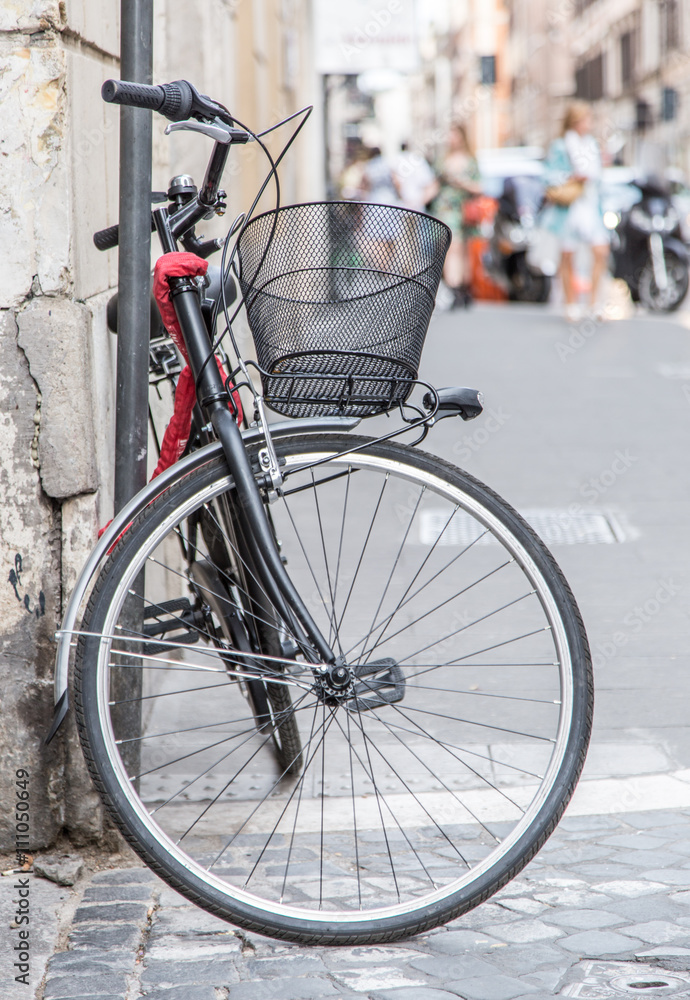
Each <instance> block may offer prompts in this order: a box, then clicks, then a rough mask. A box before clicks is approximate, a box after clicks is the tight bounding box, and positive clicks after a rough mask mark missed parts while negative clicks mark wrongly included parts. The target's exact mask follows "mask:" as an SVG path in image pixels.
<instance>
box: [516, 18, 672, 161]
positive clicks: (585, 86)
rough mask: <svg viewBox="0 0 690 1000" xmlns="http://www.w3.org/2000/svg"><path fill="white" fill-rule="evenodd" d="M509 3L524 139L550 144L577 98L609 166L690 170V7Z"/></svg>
mask: <svg viewBox="0 0 690 1000" xmlns="http://www.w3.org/2000/svg"><path fill="white" fill-rule="evenodd" d="M508 2H509V5H510V46H509V47H510V74H511V77H512V80H511V91H512V93H511V108H512V114H511V118H512V140H513V141H514V142H515V143H520V142H526V143H529V144H531V143H535V144H537V145H542V146H543V145H545V144H546V143H548V141H549V140H550V139H552V138H553V137H554V136H555V135H557V134H558V132H559V130H560V123H561V120H562V113H563V110H564V106H565V104H566V103H567V102H568V101H569V100H571V99H572V98H574V97H577V98H581V99H583V100H586V101H590V102H591V103H592V106H593V109H594V119H595V133H596V134H597V136H598V137H599V138H600V140H601V142H602V146H603V149H604V153H605V156H606V158H607V160H608V162H609V163H621V164H625V165H631V166H633V165H634V166H636V167H639V168H641V169H642V170H647V171H655V170H662V169H664V168H665V167H667V166H678V167H681V168H683V169H684V170H686V171H688V170H690V4H688V3H687V2H684V0H562V2H561V3H560V4H558V3H556V4H552V3H551V2H550V0H508Z"/></svg>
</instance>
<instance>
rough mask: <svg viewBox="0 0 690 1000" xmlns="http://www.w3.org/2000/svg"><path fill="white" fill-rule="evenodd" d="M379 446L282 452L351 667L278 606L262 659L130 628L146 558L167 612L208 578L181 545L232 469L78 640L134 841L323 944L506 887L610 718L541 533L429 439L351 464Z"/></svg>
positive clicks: (145, 542) (183, 512)
mask: <svg viewBox="0 0 690 1000" xmlns="http://www.w3.org/2000/svg"><path fill="white" fill-rule="evenodd" d="M364 444H365V440H364V439H361V438H354V437H350V436H346V435H342V436H337V435H327V436H323V437H322V438H318V437H315V436H314V437H304V438H293V439H289V440H283V441H281V442H279V444H278V452H279V457H280V460H281V462H282V463H283V469H284V471H285V476H286V479H285V485H284V488H283V491H282V495H281V496H280V498H279V500H278V502H277V503H275V504H274V505H273V506H272V507H271V512H272V517H273V520H274V524H275V530H276V533H277V537H278V538H279V539H280V540H281V543H282V553H283V554H284V556H285V557H286V558H287V562H288V571H289V572H290V575H291V577H292V579H293V581H294V583H295V585H296V586H297V588H298V590H299V591H300V594H301V596H302V598H303V600H304V601H305V602H306V604H307V606H308V608H309V610H310V612H311V614H312V616H313V617H314V618H315V620H316V621H317V624H318V625H319V627H320V628H321V630H322V632H323V634H324V635H325V636H326V638H327V639H328V641H329V643H330V644H331V646H332V648H333V649H334V650H335V652H336V654H338V657H339V659H338V661H337V663H336V664H335V665H334V666H332V667H331V668H330V670H328V671H325V672H323V673H322V672H320V671H319V670H318V669H316V670H315V669H314V668H313V667H312V666H311V665H310V664H309V663H307V662H306V661H305V660H304V659H303V658H302V657H301V655H299V654H297V653H296V652H295V651H294V647H293V649H292V650H290V646H291V641H292V637H291V635H290V631H289V629H287V628H286V627H285V625H284V624H282V623H278V622H277V621H276V619H275V618H274V619H272V620H266V621H264V622H262V625H263V627H265V628H267V629H273V631H274V633H275V636H276V643H277V645H276V647H275V648H280V649H281V651H282V653H283V655H282V656H280V655H278V656H273V655H272V654H266V655H264V656H262V657H257V656H256V655H255V654H253V656H252V657H251V658H250V657H244V656H243V655H242V652H241V650H240V651H238V650H237V649H236V648H234V647H232V646H231V644H230V643H226V646H227V647H228V648H224V649H222V650H221V649H219V648H218V643H217V642H216V643H215V644H214V643H211V642H207V641H206V640H205V639H203V638H200V640H199V642H197V643H194V644H190V643H180V644H179V645H176V644H174V643H172V642H169V643H168V646H167V649H166V650H165V651H164V652H160V651H159V652H156V651H155V650H151V651H148V650H147V649H146V648H142V643H143V641H144V640H143V639H142V638H141V636H140V635H139V634H137V631H136V628H135V627H133V626H132V625H131V624H130V623H129V621H128V619H127V617H126V611H127V598H128V595H131V593H132V592H134V594H135V595H136V594H137V593H138V592H137V585H138V583H137V582H138V581H140V580H141V579H142V570H145V579H146V590H145V592H144V593H143V594H141V593H139V598H140V599H142V598H143V601H144V603H145V605H146V606H147V607H150V606H151V604H152V603H155V604H157V606H158V607H162V606H164V598H165V599H166V600H170V598H179V597H180V595H181V593H182V592H183V591H184V590H185V588H187V586H188V584H187V579H186V576H185V573H184V571H181V570H180V561H179V551H180V541H182V542H183V544H186V538H185V533H186V531H187V525H188V524H189V523H190V521H192V520H193V519H194V517H195V516H196V514H197V513H198V512H199V511H201V510H208V509H210V508H213V507H214V504H215V503H216V500H217V498H221V497H228V496H230V495H231V493H232V488H233V487H232V480H231V479H230V477H229V475H228V473H227V469H226V466H225V464H224V462H223V461H222V460H216V461H214V462H210V463H209V464H208V465H207V466H204V467H203V468H202V469H200V470H198V471H197V472H195V473H194V474H191V475H190V476H188V477H187V478H186V479H182V480H181V481H179V482H178V483H176V484H175V485H174V486H172V487H171V488H170V489H169V490H168V491H167V492H166V493H164V494H162V495H161V496H160V497H158V499H157V500H156V501H155V502H154V503H153V504H151V506H150V507H149V508H147V510H146V511H145V512H144V513H143V514H141V515H140V516H139V517H138V518H137V519H136V520H135V521H134V522H133V523H132V525H131V527H130V528H129V529H128V530H127V532H126V533H125V534H124V535H123V537H122V538H121V540H120V542H119V544H118V546H117V548H116V549H115V551H114V552H113V553H112V555H111V557H110V559H109V561H108V563H107V564H106V565H105V566H104V568H103V571H102V573H101V575H100V578H99V579H98V581H97V584H96V586H95V588H94V591H93V594H92V596H91V600H90V603H89V607H88V609H87V613H86V616H85V619H84V626H83V627H84V631H85V633H89V634H84V635H81V636H80V638H79V642H78V648H77V659H76V673H75V692H76V700H77V720H78V724H79V729H80V734H81V738H82V743H83V747H84V752H85V755H86V758H87V762H88V764H89V767H90V769H91V773H92V775H93V777H94V779H95V781H96V784H97V785H98V787H99V789H100V791H101V794H102V796H103V798H104V801H105V802H106V804H107V805H108V807H109V809H110V810H111V812H112V814H113V816H114V818H115V820H116V822H117V823H118V825H119V827H120V829H121V830H122V832H123V833H124V835H125V836H126V837H127V838H128V840H129V841H130V843H131V844H132V845H133V846H134V848H135V849H136V850H137V851H138V852H139V854H140V856H141V857H142V858H143V859H144V860H145V861H146V862H147V863H148V864H149V865H150V866H151V867H152V868H153V869H154V870H155V871H156V872H157V873H158V874H160V875H161V877H162V878H164V879H165V880H166V881H167V882H168V883H169V884H170V885H172V886H173V887H174V888H176V889H178V890H179V891H180V892H182V893H183V894H184V895H186V896H187V897H188V898H189V899H191V900H193V901H194V902H196V903H198V904H199V905H200V906H203V907H204V908H206V909H207V910H209V911H210V912H212V913H215V914H217V915H218V916H220V917H223V918H225V919H227V920H229V921H232V922H234V923H237V924H239V925H241V926H243V927H246V928H249V929H253V930H256V931H259V932H263V933H268V934H272V935H275V936H278V937H282V938H286V939H289V940H297V941H303V942H312V943H316V942H320V943H327V942H331V943H340V944H343V943H366V942H369V943H371V942H376V941H390V940H394V939H396V938H399V937H403V936H406V935H409V934H414V933H418V932H420V931H423V930H425V929H428V928H430V927H433V926H436V925H437V924H440V923H442V922H444V921H446V920H449V919H451V918H452V917H455V916H457V915H458V914H460V913H463V912H465V911H466V910H468V909H470V908H472V907H473V906H476V905H477V904H478V903H480V902H482V901H483V900H484V899H486V898H488V897H489V896H490V895H491V894H492V893H493V892H495V891H496V890H497V889H498V888H500V887H501V886H502V885H504V884H505V883H506V882H507V881H508V880H509V879H510V878H512V877H513V876H514V875H515V874H516V873H517V872H518V871H520V869H521V868H522V867H523V866H524V865H525V864H526V863H527V862H528V861H529V859H530V858H531V857H532V856H533V855H534V854H535V852H536V851H537V850H538V849H539V847H540V846H541V845H542V844H543V842H544V841H545V840H546V838H547V837H548V836H549V834H550V833H551V831H552V830H553V829H554V827H555V824H556V823H557V821H558V819H559V817H560V815H561V813H562V812H563V810H564V808H565V806H566V804H567V802H568V800H569V798H570V796H571V794H572V791H573V789H574V786H575V783H576V781H577V778H578V776H579V774H580V770H581V768H582V764H583V762H584V756H585V752H586V747H587V742H588V739H589V732H590V726H591V715H592V683H591V667H590V660H589V653H588V648H587V640H586V636H585V633H584V629H583V625H582V621H581V619H580V616H579V613H578V610H577V607H576V605H575V602H574V600H573V597H572V595H571V593H570V591H569V589H568V586H567V584H566V582H565V580H564V579H563V576H562V575H561V573H560V571H559V569H558V567H557V566H556V565H555V563H554V561H553V558H552V557H551V555H550V554H549V552H548V551H547V550H546V549H545V547H544V545H543V544H542V543H541V542H540V540H539V539H538V538H537V537H536V535H535V534H534V532H533V531H532V530H531V529H530V528H529V526H528V525H526V524H525V522H524V521H522V519H521V518H520V517H519V516H518V515H517V514H516V513H515V512H514V511H513V510H512V509H511V508H510V507H509V506H508V505H507V504H505V502H504V501H502V500H501V499H500V498H499V497H497V496H496V494H494V493H493V492H492V491H491V490H489V489H488V488H487V487H485V486H483V485H482V484H481V483H479V482H477V481H476V480H475V479H473V478H472V477H471V476H469V475H467V474H466V473H464V472H461V471H459V470H458V469H455V468H453V467H452V466H450V465H448V464H446V463H444V462H442V461H440V460H439V459H437V458H435V457H433V456H430V455H426V454H424V453H421V452H418V451H417V450H416V449H412V448H408V447H405V446H402V445H398V444H393V443H381V444H371V445H368V446H367V447H366V448H365V449H364V450H361V451H358V452H357V453H354V454H353V453H351V454H340V453H341V452H344V451H346V450H347V449H351V448H353V447H356V446H363V445H364ZM162 641H163V640H161V642H162ZM148 652H150V655H147V653H148ZM286 653H288V654H289V655H285V654H286ZM248 663H249V665H248ZM123 670H130V671H134V672H135V673H137V674H138V675H139V676H140V677H141V684H140V693H139V694H138V695H137V694H136V693H135V695H134V697H133V698H130V699H129V701H130V702H132V701H136V700H137V699H139V701H140V703H141V706H142V709H141V713H140V716H141V718H140V722H139V724H138V726H137V725H135V724H134V723H133V721H132V713H131V712H130V713H127V714H126V716H125V715H124V714H123V713H122V711H121V709H122V705H121V704H120V702H122V701H123V700H125V699H123V698H122V696H121V694H120V693H119V692H121V690H122V688H121V685H119V681H118V675H119V674H120V673H122V671H123ZM248 678H251V679H259V680H262V681H263V680H265V681H266V682H267V683H268V682H270V683H271V684H276V685H278V686H281V685H282V686H283V687H284V689H286V690H287V691H289V693H290V696H291V699H290V707H289V709H286V712H287V713H289V715H290V717H291V718H292V719H293V720H295V722H296V724H297V727H298V729H299V732H300V735H301V746H302V766H301V768H300V770H299V773H289V769H287V768H285V767H281V765H280V764H278V763H277V762H276V759H275V757H274V755H272V754H271V753H270V746H269V744H270V741H271V735H270V734H268V733H266V732H262V731H261V728H260V727H259V728H258V729H257V726H256V725H255V721H254V718H253V716H252V714H251V713H248V712H247V710H246V701H245V700H244V699H243V698H242V695H241V691H240V681H242V682H246V681H247V680H248ZM135 691H136V689H135ZM123 719H124V720H125V721H122V720H123ZM131 745H134V746H136V747H137V748H138V751H139V752H138V753H137V754H128V753H125V752H124V750H125V749H126V747H127V746H131Z"/></svg>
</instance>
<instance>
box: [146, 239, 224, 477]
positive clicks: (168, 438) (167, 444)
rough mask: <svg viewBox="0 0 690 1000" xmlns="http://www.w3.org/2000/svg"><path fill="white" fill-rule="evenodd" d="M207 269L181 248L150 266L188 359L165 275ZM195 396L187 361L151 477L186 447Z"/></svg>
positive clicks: (169, 325) (167, 322)
mask: <svg viewBox="0 0 690 1000" xmlns="http://www.w3.org/2000/svg"><path fill="white" fill-rule="evenodd" d="M207 270H208V262H207V261H205V260H202V258H201V257H197V255H196V254H193V253H181V252H180V253H166V254H163V256H162V257H159V258H158V260H157V261H156V266H155V267H154V269H153V294H154V295H155V297H156V302H157V304H158V309H159V312H160V314H161V318H162V320H163V325H164V327H165V329H166V330H167V331H168V333H169V334H170V336H171V338H172V339H173V341H174V342H175V345H176V346H177V347H178V348H179V350H180V351H181V353H182V354H183V355H184V359H185V361H189V358H188V357H187V350H186V348H185V344H184V337H183V336H182V330H181V329H180V324H179V322H178V320H177V314H176V313H175V307H174V305H173V302H172V299H171V296H170V285H169V284H168V279H169V278H184V277H194V276H196V275H199V274H206V271H207ZM216 364H217V365H218V371H219V372H220V374H221V375H222V377H223V380H225V377H226V376H225V372H224V371H223V368H222V367H221V363H220V360H219V358H218V357H217V356H216ZM232 398H233V400H234V403H235V408H236V410H237V422H238V423H239V422H240V421H241V420H242V404H241V403H240V396H239V393H237V392H235V393H233V397H232ZM195 400H196V395H195V391H194V379H193V377H192V372H191V370H190V368H189V365H187V366H186V367H185V368H183V369H182V371H181V373H180V378H179V380H178V383H177V389H176V391H175V410H174V412H173V415H172V418H171V420H170V423H169V424H168V426H167V427H166V428H165V434H164V435H163V441H162V442H161V454H160V458H159V459H158V465H157V466H156V468H155V469H154V472H153V475H152V476H151V479H155V478H156V476H160V474H161V472H163V471H165V469H167V468H169V467H170V466H171V465H173V464H174V463H175V462H177V460H178V459H179V458H180V456H181V455H182V453H183V451H184V450H185V447H186V446H187V441H188V439H189V432H190V429H191V424H192V410H193V409H194V403H195Z"/></svg>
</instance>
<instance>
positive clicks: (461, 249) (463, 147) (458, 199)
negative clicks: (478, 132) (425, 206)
mask: <svg viewBox="0 0 690 1000" xmlns="http://www.w3.org/2000/svg"><path fill="white" fill-rule="evenodd" d="M428 194H429V199H430V200H431V199H433V204H432V206H431V212H432V214H433V215H435V216H436V218H437V219H440V220H441V222H445V224H446V225H447V226H448V228H449V229H450V231H451V233H452V234H453V238H452V241H451V244H450V247H449V249H448V254H447V255H446V262H445V266H444V268H443V279H444V281H445V283H446V285H447V286H448V287H449V288H450V290H451V291H452V293H453V307H454V308H455V307H457V306H468V305H469V304H470V303H471V301H472V293H471V292H470V265H469V255H468V252H467V240H468V239H469V238H470V237H471V236H476V235H477V229H476V227H475V226H468V225H467V224H466V223H465V222H464V221H463V208H464V205H465V203H466V202H467V201H468V200H469V199H470V198H473V197H475V196H476V195H478V194H481V186H480V184H479V167H478V166H477V160H476V159H475V156H474V153H473V152H472V148H471V146H470V143H469V140H468V138H467V132H466V131H465V128H464V126H463V125H461V124H460V123H458V122H456V123H454V124H453V125H451V127H450V131H449V133H448V144H447V147H446V151H445V153H444V154H443V156H442V157H441V159H440V161H439V163H438V165H437V169H436V180H435V181H434V183H433V184H432V185H431V187H430V190H429V192H428Z"/></svg>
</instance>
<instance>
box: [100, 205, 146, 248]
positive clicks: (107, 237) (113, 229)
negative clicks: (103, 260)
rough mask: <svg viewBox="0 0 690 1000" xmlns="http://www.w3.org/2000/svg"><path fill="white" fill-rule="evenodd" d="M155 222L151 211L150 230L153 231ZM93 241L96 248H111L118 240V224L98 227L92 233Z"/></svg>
mask: <svg viewBox="0 0 690 1000" xmlns="http://www.w3.org/2000/svg"><path fill="white" fill-rule="evenodd" d="M155 231H156V223H155V222H154V220H153V213H151V232H152V233H155ZM93 242H94V245H95V246H96V248H97V249H98V250H112V249H113V247H116V246H117V245H118V244H119V242H120V227H119V226H108V228H107V229H99V230H98V232H97V233H94V234H93Z"/></svg>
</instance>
